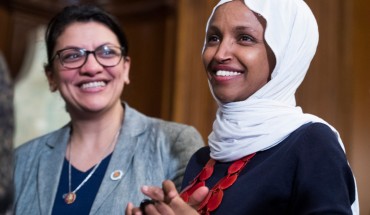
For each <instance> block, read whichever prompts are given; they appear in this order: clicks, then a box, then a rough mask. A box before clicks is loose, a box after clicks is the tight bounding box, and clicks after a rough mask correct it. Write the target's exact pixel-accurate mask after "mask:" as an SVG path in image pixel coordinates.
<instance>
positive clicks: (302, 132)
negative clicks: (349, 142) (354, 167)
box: [284, 123, 343, 152]
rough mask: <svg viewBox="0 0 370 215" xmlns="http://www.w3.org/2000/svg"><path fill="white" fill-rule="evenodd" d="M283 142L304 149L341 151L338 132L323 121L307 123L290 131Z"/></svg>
mask: <svg viewBox="0 0 370 215" xmlns="http://www.w3.org/2000/svg"><path fill="white" fill-rule="evenodd" d="M284 142H287V143H288V144H289V143H290V144H294V146H295V147H298V148H301V149H304V150H310V151H311V150H315V149H321V150H324V149H327V150H332V149H335V151H337V150H338V151H341V152H343V150H342V148H341V146H340V143H339V139H338V134H337V133H335V132H334V131H333V130H332V129H331V128H330V127H329V126H328V125H326V124H323V123H307V124H305V125H302V126H301V127H300V128H298V129H297V130H295V131H294V132H293V133H291V134H290V135H289V136H288V138H286V140H284Z"/></svg>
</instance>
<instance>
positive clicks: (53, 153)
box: [37, 127, 70, 214]
mask: <svg viewBox="0 0 370 215" xmlns="http://www.w3.org/2000/svg"><path fill="white" fill-rule="evenodd" d="M69 130H70V129H69V127H65V128H64V129H62V130H61V132H60V133H59V134H57V135H56V136H55V138H50V139H49V140H48V141H47V142H46V146H45V147H46V148H47V149H46V150H45V152H44V153H43V155H42V156H40V160H39V168H38V177H37V180H38V181H37V183H38V195H39V202H40V208H41V211H42V214H51V212H52V208H53V204H54V199H55V195H56V193H57V189H58V185H59V179H60V174H61V172H62V167H63V162H64V157H65V150H66V147H67V143H68V139H69Z"/></svg>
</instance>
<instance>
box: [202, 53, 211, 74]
mask: <svg viewBox="0 0 370 215" xmlns="http://www.w3.org/2000/svg"><path fill="white" fill-rule="evenodd" d="M212 57H213V54H212V52H211V50H210V49H207V48H206V49H205V50H204V52H203V54H202V61H203V65H204V68H206V69H207V67H208V65H209V63H210V62H211V59H212Z"/></svg>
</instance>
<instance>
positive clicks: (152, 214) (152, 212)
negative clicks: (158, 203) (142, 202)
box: [144, 204, 161, 215]
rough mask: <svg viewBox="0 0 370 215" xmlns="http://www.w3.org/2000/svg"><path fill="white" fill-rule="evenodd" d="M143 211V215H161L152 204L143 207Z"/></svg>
mask: <svg viewBox="0 0 370 215" xmlns="http://www.w3.org/2000/svg"><path fill="white" fill-rule="evenodd" d="M144 211H145V215H161V213H159V212H158V211H157V208H156V207H155V206H154V205H152V204H149V205H147V206H145V208H144Z"/></svg>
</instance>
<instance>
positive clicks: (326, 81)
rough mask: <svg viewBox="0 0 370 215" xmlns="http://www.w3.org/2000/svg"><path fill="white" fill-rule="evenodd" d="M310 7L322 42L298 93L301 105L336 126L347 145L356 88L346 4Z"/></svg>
mask: <svg viewBox="0 0 370 215" xmlns="http://www.w3.org/2000/svg"><path fill="white" fill-rule="evenodd" d="M307 3H308V4H309V5H310V7H311V9H312V10H313V12H314V15H315V17H316V19H317V22H318V25H319V35H320V36H319V37H320V39H319V45H318V49H317V52H316V55H315V57H314V59H313V62H312V63H311V67H310V69H309V72H308V74H307V76H306V79H305V80H304V82H303V84H302V85H301V87H300V88H299V90H298V92H297V104H298V105H299V106H302V108H303V110H304V112H308V113H312V114H315V115H318V116H320V117H322V118H323V119H324V120H326V121H328V122H329V123H331V124H332V125H333V126H335V127H336V128H337V130H338V131H339V132H340V133H341V135H342V139H343V141H344V143H345V144H347V143H348V141H349V136H350V133H351V130H350V129H351V127H350V123H349V122H350V119H351V117H350V115H349V113H351V107H352V106H351V103H352V98H351V94H352V87H351V85H352V84H351V81H350V80H351V73H350V72H349V70H348V69H347V62H346V61H345V58H344V57H345V53H346V47H347V43H349V38H348V33H347V32H348V28H347V26H346V25H344V23H345V22H343V15H344V14H345V11H344V10H343V9H342V8H343V4H344V1H342V0H340V1H338V0H327V1H320V0H311V1H307ZM339 35H340V36H339ZM348 150H349V147H348Z"/></svg>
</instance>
